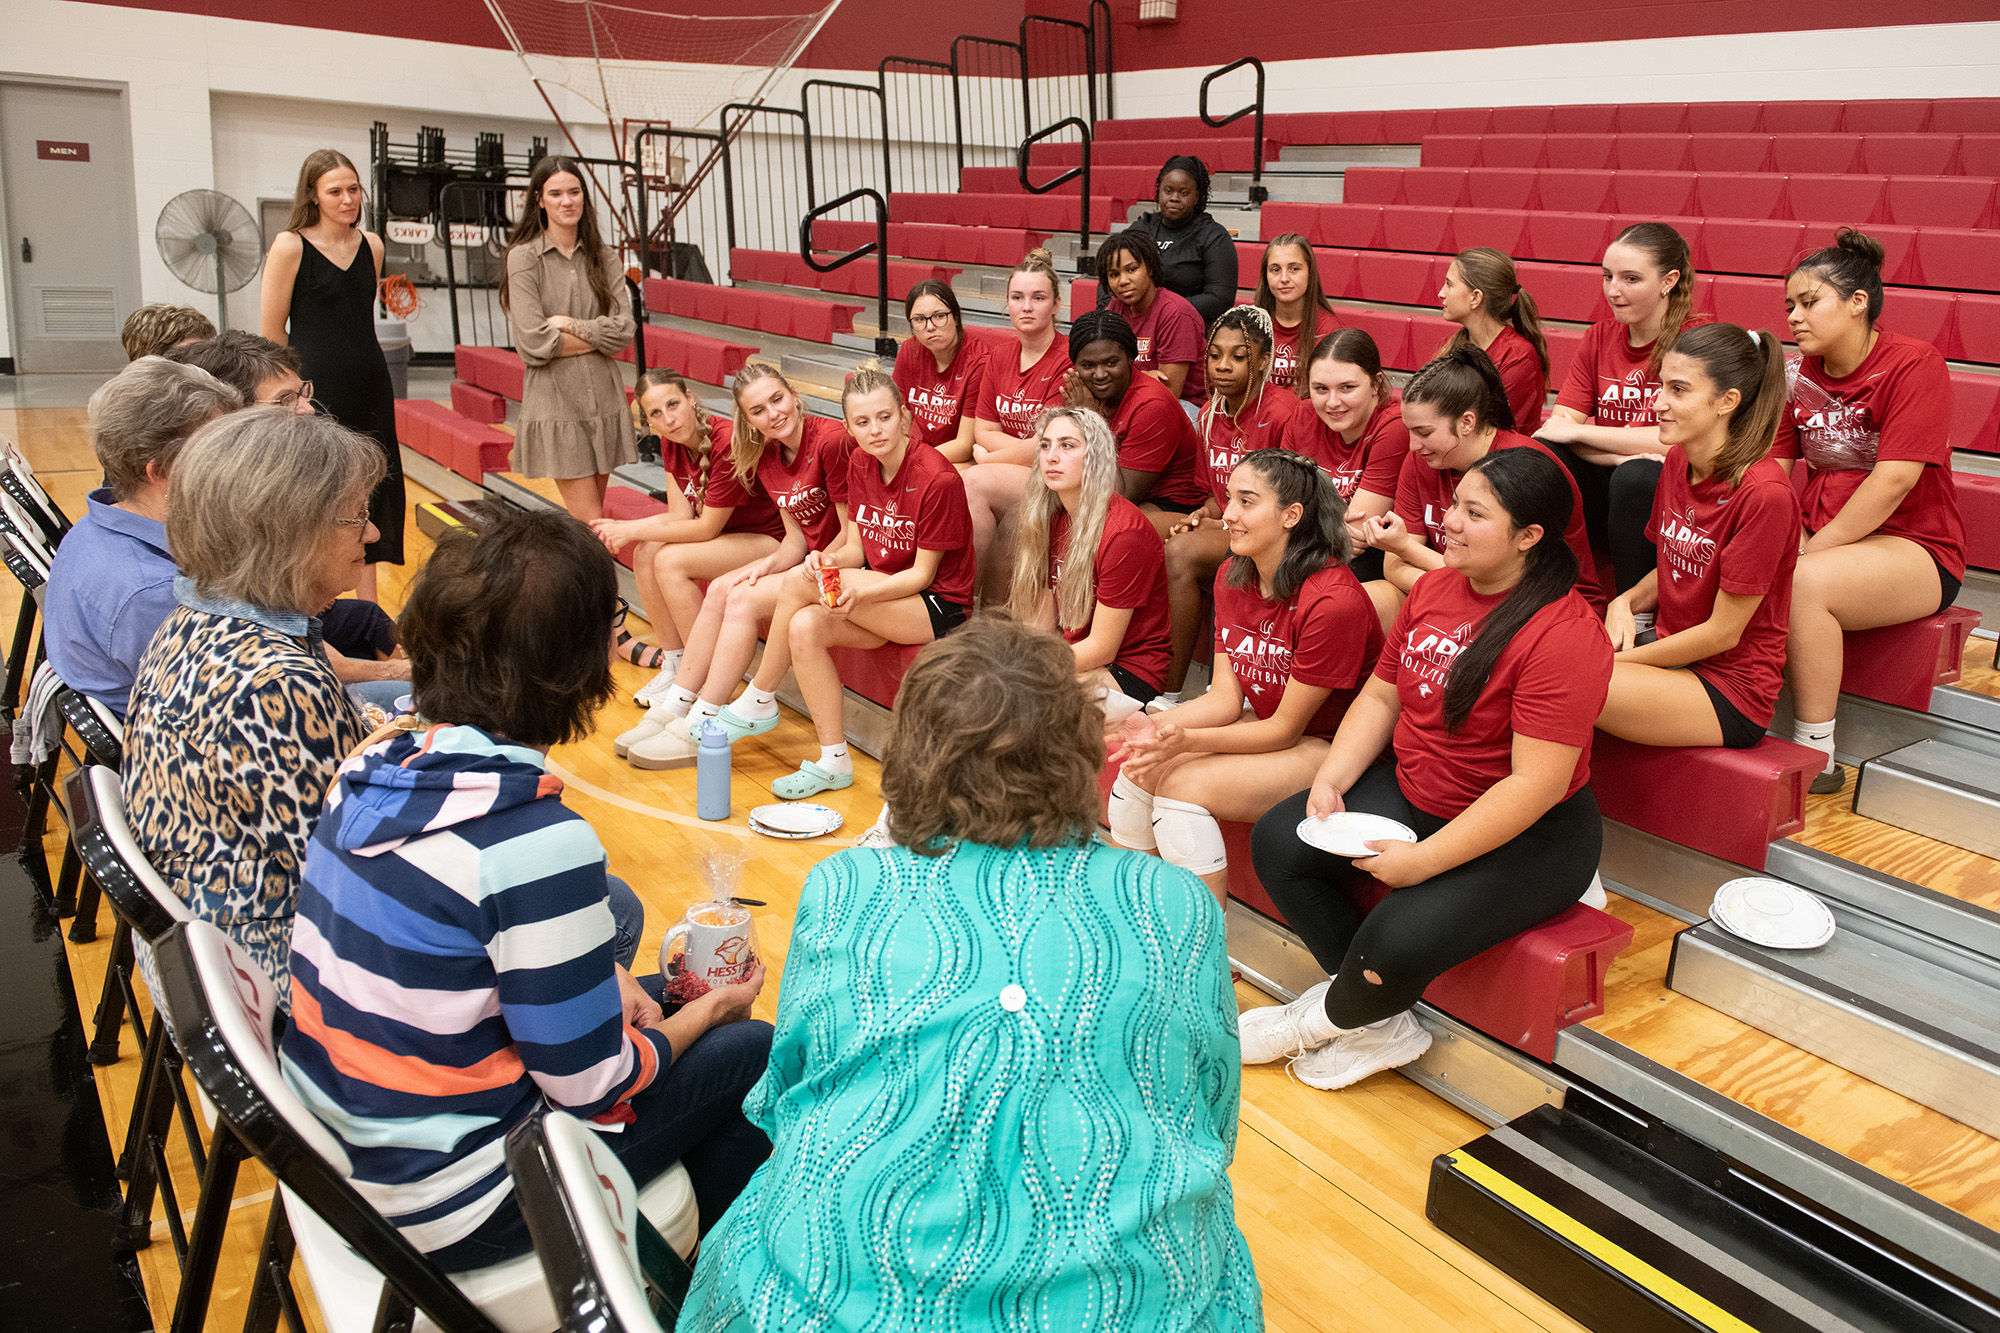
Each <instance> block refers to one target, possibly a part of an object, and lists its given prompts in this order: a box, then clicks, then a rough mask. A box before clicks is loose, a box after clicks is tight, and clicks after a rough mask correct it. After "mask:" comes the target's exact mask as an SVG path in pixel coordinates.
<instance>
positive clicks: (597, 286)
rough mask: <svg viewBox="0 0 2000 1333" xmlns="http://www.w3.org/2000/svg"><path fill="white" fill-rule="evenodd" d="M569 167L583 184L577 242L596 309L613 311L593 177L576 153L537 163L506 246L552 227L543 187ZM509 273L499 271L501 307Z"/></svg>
mask: <svg viewBox="0 0 2000 1333" xmlns="http://www.w3.org/2000/svg"><path fill="white" fill-rule="evenodd" d="M563 171H566V172H568V173H569V174H570V175H572V176H574V177H576V179H577V183H578V184H579V185H581V186H583V217H582V218H581V219H579V220H578V222H577V224H576V245H577V248H578V249H579V250H581V251H583V264H584V271H585V272H586V273H588V274H589V275H590V291H591V294H592V295H593V296H595V297H596V298H597V313H598V314H599V315H608V314H610V313H611V306H612V298H611V284H612V282H613V281H615V279H614V277H613V275H612V272H611V252H610V251H609V250H607V249H605V248H604V234H603V233H602V232H600V231H599V230H598V228H597V205H596V203H595V202H594V201H593V200H592V199H591V197H590V177H589V176H587V175H585V174H584V171H583V164H582V163H581V162H578V161H577V160H576V159H575V158H573V157H545V158H543V159H542V160H541V161H539V162H537V163H535V170H534V172H533V173H532V174H531V175H529V177H528V201H527V203H526V204H525V205H524V206H523V207H522V209H521V220H520V221H519V222H517V223H515V224H514V233H513V235H511V236H509V237H508V238H507V248H508V249H509V250H512V249H513V248H514V247H515V246H517V245H524V244H526V243H527V242H529V241H532V240H534V239H535V238H536V237H538V236H540V235H541V234H542V233H543V232H545V231H547V230H548V229H549V212H548V210H547V209H545V208H543V207H542V187H543V186H545V185H547V184H548V183H549V177H551V176H553V175H555V174H556V173H558V172H563ZM510 295H511V293H510V292H509V291H508V290H507V274H506V273H504V272H503V273H502V274H501V275H500V308H501V309H502V310H505V309H506V308H507V299H508V297H509V296H510Z"/></svg>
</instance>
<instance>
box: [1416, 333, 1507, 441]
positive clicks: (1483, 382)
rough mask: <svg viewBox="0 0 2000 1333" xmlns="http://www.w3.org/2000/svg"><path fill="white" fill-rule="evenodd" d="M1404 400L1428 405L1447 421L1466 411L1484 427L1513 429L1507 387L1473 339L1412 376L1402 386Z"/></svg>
mask: <svg viewBox="0 0 2000 1333" xmlns="http://www.w3.org/2000/svg"><path fill="white" fill-rule="evenodd" d="M1403 402H1404V403H1405V404H1409V403H1416V404H1418V405H1420V406H1423V407H1429V408H1431V409H1433V410H1435V411H1436V412H1437V414H1438V415H1439V416H1441V417H1443V418H1444V419H1445V420H1446V421H1457V420H1458V419H1459V418H1460V417H1462V416H1464V415H1465V414H1466V413H1467V412H1470V413H1472V414H1473V419H1474V420H1475V421H1477V422H1478V423H1479V428H1480V429H1481V430H1484V429H1485V428H1486V427H1488V426H1492V427H1493V428H1495V429H1496V430H1512V429H1514V409H1513V408H1512V407H1510V406H1509V405H1508V403H1507V386H1506V385H1505V384H1502V383H1501V382H1500V372H1499V370H1497V369H1496V368H1495V367H1494V365H1493V358H1492V357H1490V356H1488V355H1486V353H1484V352H1482V351H1480V350H1479V349H1478V348H1477V347H1475V346H1473V344H1472V343H1471V342H1470V341H1467V342H1463V343H1455V344H1453V345H1452V346H1450V347H1447V348H1445V350H1444V351H1442V352H1439V353H1438V355H1437V358H1436V359H1435V360H1433V361H1432V362H1431V363H1430V364H1429V365H1427V366H1425V367H1424V368H1423V369H1422V370H1419V371H1418V372H1417V373H1416V374H1415V375H1412V376H1411V377H1410V382H1409V383H1408V384H1405V385H1404V386H1403Z"/></svg>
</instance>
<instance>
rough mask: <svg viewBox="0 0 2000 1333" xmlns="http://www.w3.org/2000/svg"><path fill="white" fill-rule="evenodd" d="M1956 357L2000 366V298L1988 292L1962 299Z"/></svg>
mask: <svg viewBox="0 0 2000 1333" xmlns="http://www.w3.org/2000/svg"><path fill="white" fill-rule="evenodd" d="M1900 295H1901V294H1900V293H1898V296H1899V297H1900ZM1946 355H1954V354H1953V353H1946ZM1955 355H1956V356H1958V357H1959V358H1960V359H1961V360H1965V361H1984V362H1986V363H1987V364H1989V365H2000V296H1994V295H1991V294H1988V293H1985V292H1963V293H1961V294H1960V295H1959V298H1958V351H1957V352H1956V353H1955Z"/></svg>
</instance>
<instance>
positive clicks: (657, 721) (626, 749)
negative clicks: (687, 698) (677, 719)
mask: <svg viewBox="0 0 2000 1333" xmlns="http://www.w3.org/2000/svg"><path fill="white" fill-rule="evenodd" d="M673 720H674V715H673V714H672V713H670V712H668V711H667V706H666V705H665V704H659V703H656V704H654V705H653V706H652V707H651V708H648V709H647V710H646V715H645V716H644V717H642V718H640V719H639V725H638V726H636V727H633V728H632V729H631V730H630V731H623V732H620V733H619V734H618V739H617V740H614V741H612V742H611V753H613V754H615V755H617V756H618V757H619V758H620V759H624V758H626V757H627V756H629V755H630V754H631V753H632V747H633V746H635V745H637V744H639V743H640V742H642V741H649V740H651V739H653V737H655V736H657V735H659V734H660V733H661V732H663V731H665V730H666V729H667V724H668V723H669V722H672V721H673Z"/></svg>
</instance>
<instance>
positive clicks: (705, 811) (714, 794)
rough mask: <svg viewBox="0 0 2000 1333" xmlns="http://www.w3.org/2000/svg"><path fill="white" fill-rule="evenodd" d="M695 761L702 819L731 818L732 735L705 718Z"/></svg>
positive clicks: (697, 809) (697, 810)
mask: <svg viewBox="0 0 2000 1333" xmlns="http://www.w3.org/2000/svg"><path fill="white" fill-rule="evenodd" d="M696 739H697V740H698V741H699V742H700V748H699V749H698V750H697V751H696V752H695V758H694V812H695V813H696V814H697V815H699V816H701V817H702V818H703V819H727V818H729V733H728V732H726V731H724V730H723V729H722V728H721V727H718V726H716V725H715V723H713V722H711V721H708V720H707V719H703V721H702V724H701V735H700V736H698V737H697V738H696Z"/></svg>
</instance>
